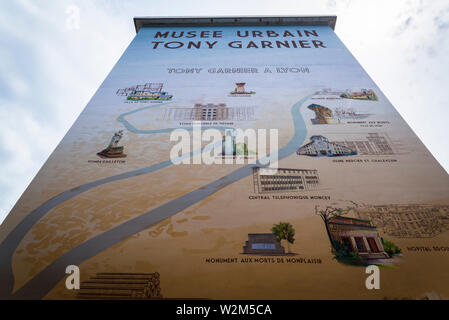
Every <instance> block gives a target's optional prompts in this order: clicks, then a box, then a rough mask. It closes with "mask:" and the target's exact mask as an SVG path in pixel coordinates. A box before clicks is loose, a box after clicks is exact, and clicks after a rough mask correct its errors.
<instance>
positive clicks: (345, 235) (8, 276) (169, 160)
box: [0, 16, 449, 317]
mask: <svg viewBox="0 0 449 320" xmlns="http://www.w3.org/2000/svg"><path fill="white" fill-rule="evenodd" d="M129 22H130V23H131V21H129ZM134 23H135V28H136V36H135V38H134V40H133V41H132V42H131V43H130V45H129V48H128V49H127V50H126V51H125V52H124V54H123V55H122V56H121V58H120V60H118V62H117V64H115V66H114V67H113V69H112V71H111V72H110V73H109V74H108V76H107V78H106V79H105V81H104V82H102V84H101V86H100V87H99V88H98V90H97V91H95V92H96V93H95V95H94V96H93V98H92V99H91V100H90V102H89V103H88V104H87V106H86V107H85V109H84V110H83V111H82V113H81V114H80V116H79V117H78V119H77V120H76V121H75V122H74V124H73V126H72V127H71V129H70V130H69V131H68V133H67V134H66V135H65V136H64V138H63V139H62V141H61V142H60V144H59V145H58V147H57V148H55V149H54V151H53V153H52V154H51V155H50V157H49V158H48V160H47V161H46V163H45V164H44V166H43V169H42V170H40V171H39V172H38V173H37V175H36V176H35V178H34V179H33V181H32V182H31V183H30V185H29V186H28V187H27V189H26V190H25V191H24V193H23V195H22V196H21V197H20V199H19V200H18V201H17V203H16V205H15V206H14V207H13V208H12V209H11V212H10V213H9V215H8V216H7V217H6V219H5V220H4V222H3V223H2V224H1V225H0V299H8V300H9V299H36V300H38V299H48V300H59V299H81V298H83V299H84V298H90V299H147V298H155V299H158V298H160V297H161V295H163V298H164V299H176V298H179V297H180V296H181V297H183V298H186V299H198V298H201V299H223V298H224V297H225V298H229V299H247V300H250V299H260V300H264V299H268V300H270V299H292V300H305V299H311V298H312V299H313V298H316V299H339V298H342V297H347V298H348V299H360V298H366V299H382V297H384V296H392V297H398V296H399V297H400V296H405V295H406V296H411V297H416V296H419V295H422V293H423V292H427V290H429V291H431V290H438V291H439V292H438V293H439V294H441V296H445V297H449V283H446V282H444V281H441V275H446V274H447V270H449V254H448V253H447V250H446V251H443V250H441V252H436V251H435V252H432V254H428V253H426V252H411V251H410V250H409V247H410V246H417V247H419V246H428V247H431V248H432V250H433V247H447V244H448V243H449V175H448V174H447V173H446V172H445V170H444V168H442V167H441V166H440V165H439V164H438V162H437V161H436V160H435V159H434V158H433V157H432V155H431V154H430V153H429V151H428V150H427V149H426V148H425V145H424V144H423V143H422V142H421V141H420V140H419V138H418V137H417V136H416V135H415V134H414V133H413V131H412V130H411V129H410V127H409V126H407V124H406V122H405V121H404V119H403V118H402V117H401V116H400V115H399V113H398V112H396V110H395V108H394V107H393V106H392V105H391V103H390V102H389V101H388V100H387V99H380V97H383V94H381V91H380V89H379V88H378V87H377V86H376V84H375V83H374V82H373V81H372V79H371V78H370V77H368V75H367V74H366V73H365V72H364V71H363V68H362V67H361V66H360V64H358V62H357V61H356V60H355V59H354V57H353V56H352V55H351V54H350V53H349V50H346V48H345V46H344V44H343V43H342V42H341V41H340V40H339V39H338V37H337V36H336V34H335V33H334V31H333V28H334V26H335V23H336V17H335V16H320V17H309V16H298V17H291V16H289V17H232V18H229V17H225V18H223V17H196V18H183V17H175V18H169V17H159V18H144V17H143V18H135V20H134ZM253 31H254V32H255V36H253ZM214 32H218V33H219V34H220V35H221V36H220V37H216V38H214V37H213V35H214ZM237 32H240V34H241V35H244V34H245V32H247V35H248V36H239V35H238V34H237ZM181 33H183V34H184V36H180V35H181ZM156 34H158V35H161V36H157V37H156ZM173 34H175V37H173ZM201 34H203V35H204V34H208V35H209V37H207V38H206V37H202V36H201ZM187 35H188V36H189V37H187ZM190 36H192V38H190ZM206 42H209V43H210V44H211V43H215V42H216V43H215V44H214V45H213V46H211V45H207V43H206ZM238 44H241V46H240V47H239V45H238ZM256 44H257V45H256ZM263 44H264V45H265V46H266V47H265V48H262V45H263ZM269 44H271V46H272V47H271V48H270V47H269V46H268V45H269ZM376 45H377V44H376ZM378 45H382V44H378ZM105 50H107V48H105ZM106 53H107V52H106ZM69 60H70V59H69ZM268 67H269V69H271V71H272V73H269V72H267V73H266V72H264V70H265V68H268ZM284 67H285V68H284ZM192 68H193V69H194V70H193V71H192ZM196 68H197V69H198V70H199V69H201V70H202V71H201V72H196V71H195V69H196ZM171 69H173V72H171V73H170V72H169V71H168V70H171ZM214 70H215V71H214ZM218 70H220V72H218ZM255 71H258V72H255ZM312 71H313V72H312ZM142 79H143V80H142ZM145 79H150V80H151V79H153V80H152V81H149V80H148V81H147V80H145ZM236 82H237V83H238V84H237V85H235V87H236V89H235V92H236V93H235V95H232V94H231V93H230V91H232V90H234V84H235V83H236ZM245 82H246V83H245ZM358 83H360V86H363V87H365V88H367V89H366V90H361V89H360V88H353V89H351V90H346V91H345V90H340V89H341V88H343V89H345V88H351V87H352V86H354V85H356V84H358ZM133 84H139V85H135V86H133V87H131V85H133ZM336 85H338V86H340V89H339V90H334V89H332V90H329V91H327V93H332V94H334V93H336V92H338V94H337V95H332V96H320V95H315V94H314V91H315V92H316V91H317V90H319V89H320V88H323V87H324V88H325V87H332V86H336ZM125 86H129V87H128V88H124V87H125ZM117 88H122V89H120V90H118V91H117ZM257 88H260V89H257ZM314 88H316V89H314ZM253 89H254V90H255V91H257V94H256V95H251V98H246V97H242V98H239V95H243V96H244V95H245V94H247V93H248V92H249V93H251V90H253ZM67 90H70V88H69V87H68V89H67ZM370 90H371V91H370ZM358 92H359V93H360V94H357V93H358ZM116 93H117V95H116ZM341 93H346V94H347V97H340V94H341ZM407 94H413V92H410V93H407ZM415 94H417V93H415ZM172 95H173V97H172ZM374 95H378V96H379V100H374ZM128 98H129V99H130V100H126V99H128ZM175 98H176V102H175V101H172V100H175ZM152 99H153V100H152ZM164 99H165V100H164ZM357 99H358V100H357ZM161 101H163V102H167V103H158V102H161ZM249 101H251V103H253V105H250V104H249ZM374 101H376V102H374ZM312 104H315V107H316V108H315V110H317V111H318V115H317V114H316V113H315V115H314V112H313V111H311V110H310V109H307V107H308V106H310V105H312ZM337 106H339V107H346V106H353V107H354V110H355V111H354V113H355V114H351V111H349V110H346V111H341V112H340V111H339V112H337V110H336V109H335V108H336V107H337ZM319 107H323V108H319ZM60 108H64V105H61V106H60ZM325 108H327V109H329V110H330V111H331V112H329V110H327V109H325ZM370 108H371V109H370ZM361 110H367V112H370V110H373V113H375V112H376V121H377V120H378V121H379V122H382V127H377V126H376V128H378V129H370V127H364V126H363V127H362V126H361V125H359V124H354V125H346V124H345V125H343V124H342V125H335V126H330V125H327V126H326V124H317V125H311V124H310V118H313V117H315V118H316V119H318V120H317V121H321V120H320V117H321V116H323V118H324V122H327V121H328V120H327V119H326V117H327V118H338V117H340V116H339V114H340V115H341V117H340V118H343V117H351V116H355V117H357V111H359V112H360V113H362V111H361ZM374 110H378V111H379V112H377V111H374ZM363 113H365V111H364V112H363ZM162 117H164V118H165V119H167V120H180V121H179V122H178V123H170V122H168V121H162ZM254 118H255V120H254V121H251V122H249V121H248V123H245V122H244V121H247V120H250V119H254ZM184 120H187V121H185V123H181V122H184ZM193 120H197V121H201V122H202V130H201V138H203V139H201V143H200V144H197V143H192V142H193V141H195V140H194V139H195V137H194V135H195V134H196V133H198V132H195V131H194V130H193V126H191V122H192V121H193ZM234 120H235V121H241V122H240V123H233V121H234ZM206 122H208V123H207V124H206ZM366 122H368V121H366ZM25 125H26V122H25ZM206 128H207V129H209V128H210V129H215V130H217V131H218V133H217V131H215V134H216V136H217V137H218V138H219V139H218V140H219V141H218V142H217V143H215V142H214V147H217V145H218V149H220V150H219V151H222V152H223V154H222V155H216V154H215V155H216V159H218V160H230V159H232V160H233V159H238V160H245V161H242V162H245V163H243V164H242V163H237V162H238V161H221V164H220V163H213V164H206V162H205V161H204V157H202V155H204V153H202V151H203V150H204V149H205V148H206V147H207V146H208V145H210V143H211V142H210V141H206V140H207V139H205V138H206V137H205V136H206V135H205V134H204V132H205V130H206ZM19 129H20V128H19ZM177 129H181V130H177ZM237 129H242V130H246V129H254V130H256V132H257V133H259V132H263V131H258V130H265V131H264V132H266V133H267V132H270V131H271V129H274V130H277V131H278V132H277V135H276V136H277V138H278V141H277V142H278V143H277V144H276V143H272V140H271V138H272V137H274V135H273V136H272V135H271V133H270V135H269V136H268V134H267V137H266V138H267V139H266V140H265V142H266V145H267V146H268V145H269V146H270V154H274V150H271V147H272V146H273V145H275V144H276V145H277V151H278V157H277V161H276V164H278V167H279V169H274V168H269V167H268V165H267V164H266V163H264V161H260V160H261V159H263V157H262V156H263V155H262V152H261V151H260V152H259V153H257V151H258V148H257V147H252V146H251V143H250V141H251V142H252V141H253V140H254V139H251V140H250V139H246V140H245V142H246V143H247V145H246V144H245V143H242V144H240V142H239V143H237V142H236V141H235V139H233V138H232V137H231V139H224V141H222V137H223V135H225V136H226V135H227V134H228V133H229V132H231V133H232V132H233V131H234V132H237ZM351 130H353V131H351ZM198 131H199V130H198ZM274 132H276V131H274ZM174 133H175V134H176V133H182V135H183V136H185V137H186V139H185V140H184V139H178V141H174V139H173V137H175V134H174ZM226 138H228V137H227V136H226ZM309 139H310V140H309ZM261 140H262V141H261ZM261 140H259V135H258V136H257V144H258V145H259V142H260V141H261V142H264V141H263V139H261ZM184 142H186V143H184ZM274 142H276V141H275V140H274ZM183 145H189V148H188V149H187V147H186V148H185V149H184V148H181V147H183ZM402 146H404V148H405V149H407V151H408V152H407V153H405V152H404V153H401V152H399V151H396V152H395V150H401V147H402ZM128 148H129V149H128ZM176 149H178V151H179V152H178V153H176ZM130 150H132V157H131V151H130ZM209 150H210V149H208V150H206V151H209ZM214 151H215V150H214ZM272 151H273V152H272ZM392 151H393V152H395V153H394V155H392ZM97 152H98V156H97V155H96V154H97ZM126 154H128V157H127V161H124V160H123V159H114V158H120V157H125V156H126ZM173 154H176V156H179V157H177V158H182V160H187V161H185V162H182V163H175V161H173V159H174V157H173ZM190 155H192V156H190ZM197 155H199V157H195V156H197ZM237 155H241V156H242V157H237ZM351 155H360V156H357V157H350V156H351ZM363 155H371V156H369V157H364V156H363ZM188 156H190V157H188ZM259 156H260V159H259ZM98 157H102V158H101V159H100V158H98ZM234 157H235V158H234ZM318 157H321V158H318ZM325 157H326V158H325ZM327 157H330V158H327ZM335 157H340V158H335ZM341 157H343V158H341ZM345 157H346V158H345ZM19 158H20V157H19ZM92 158H94V159H92ZM103 158H105V159H103ZM111 159H112V160H111ZM253 159H255V161H251V160H253ZM195 160H200V161H198V163H194V161H195ZM247 160H248V161H247ZM341 160H343V161H341ZM346 160H348V161H346ZM353 160H354V161H353ZM365 160H366V162H367V163H366V164H365ZM378 160H379V161H378ZM383 160H387V161H383ZM388 160H397V161H395V163H392V162H390V161H388ZM358 161H360V162H362V163H356V162H358ZM226 162H228V163H226ZM230 162H232V164H231V163H230ZM340 162H344V164H343V165H341V163H340ZM368 162H369V163H368ZM271 164H274V163H270V165H271ZM264 166H267V167H264ZM8 174H9V173H8V172H5V173H4V176H5V179H13V178H14V177H12V176H9V175H8ZM349 200H351V201H353V202H355V203H357V204H360V205H358V207H357V208H356V209H354V211H348V214H347V216H349V215H350V216H352V217H354V218H347V217H346V216H345V217H341V216H342V215H343V214H342V212H341V210H342V209H344V208H345V205H344V204H345V202H349ZM362 203H363V204H364V203H367V204H379V205H380V206H372V207H369V206H366V208H365V207H363V206H364V205H362ZM391 203H400V205H398V207H395V206H393V205H388V204H391ZM416 203H418V205H416ZM346 204H348V203H346ZM421 204H428V206H421ZM318 206H319V209H320V210H321V211H324V212H326V208H329V207H331V208H334V211H332V215H331V214H327V215H325V214H324V213H323V216H322V218H320V217H319V216H318V215H316V214H315V215H314V211H313V208H316V207H318ZM349 206H351V205H349ZM354 206H355V205H354ZM334 213H335V215H337V214H339V215H340V216H339V217H337V216H334V215H333V214H334ZM345 214H346V213H345ZM321 219H322V220H323V221H326V222H328V223H329V224H327V223H326V224H324V223H323V221H320V220H321ZM326 219H327V220H326ZM323 224H324V225H323ZM293 226H295V228H293ZM327 226H329V227H330V230H331V231H329V232H327V231H328V229H327ZM274 229H276V230H277V231H276V230H274ZM270 230H271V231H270ZM273 230H274V231H273ZM258 232H261V233H258ZM331 236H332V237H333V238H331ZM384 236H385V238H384ZM295 237H296V239H295ZM423 238H425V239H423ZM332 239H335V241H341V243H340V242H338V244H337V245H336V246H333V241H332ZM245 241H246V243H245ZM296 241H297V242H296ZM387 241H390V242H391V243H393V244H394V245H396V246H397V248H399V249H401V248H403V250H404V252H403V257H404V259H401V258H399V257H393V255H394V254H395V253H394V252H398V250H396V248H395V247H394V246H392V245H391V244H388V242H387ZM342 243H344V244H345V246H344V248H343V245H341V244H342ZM340 245H341V246H340ZM339 246H340V247H339ZM242 247H244V248H242ZM290 247H291V248H290ZM346 247H348V248H349V249H351V250H352V251H348V250H346ZM284 248H285V249H284ZM339 248H340V249H341V248H343V250H340V252H339V251H338V249H339ZM290 249H293V250H294V251H296V253H295V252H289V251H290ZM333 249H334V251H332V250H333ZM354 252H355V253H356V254H355V255H356V256H357V257H361V258H363V259H364V260H368V261H369V262H373V263H374V264H375V263H377V262H376V261H373V259H374V260H376V259H379V260H383V259H384V258H387V256H386V254H388V255H390V256H391V259H388V261H387V262H386V263H390V262H391V263H393V262H394V263H396V262H400V268H397V269H396V270H393V268H384V269H382V271H381V274H382V276H381V278H382V277H384V278H382V279H388V281H389V285H388V286H383V285H382V290H372V291H371V292H369V293H367V290H366V288H365V286H364V280H365V279H366V277H367V276H368V275H366V276H365V273H364V270H362V268H359V269H358V270H355V271H354V270H353V269H351V268H352V266H350V265H348V264H345V263H344V262H342V261H343V260H344V259H342V260H341V261H335V260H334V258H336V257H337V254H340V253H341V257H343V258H348V257H349V256H354ZM243 253H245V254H246V255H244V254H243ZM390 253H391V254H390ZM251 254H254V255H259V256H257V257H256V256H254V257H251V256H249V255H251ZM270 254H271V255H285V257H283V258H280V259H279V260H285V263H284V264H281V263H277V262H276V263H271V262H269V263H265V262H264V263H260V262H255V260H256V258H257V259H258V260H266V261H268V260H276V261H277V260H278V259H277V258H273V257H263V256H262V255H270ZM289 254H290V255H291V256H293V255H298V257H297V258H298V259H296V258H294V259H293V258H292V257H287V256H288V255H289ZM345 254H346V256H345ZM400 254H402V253H400ZM412 255H413V256H412ZM284 258H285V259H284ZM314 258H316V259H319V260H321V261H323V263H319V264H314V265H312V264H309V265H308V266H307V265H306V263H308V262H307V261H308V260H311V259H314ZM211 259H214V260H215V262H208V260H209V261H211ZM241 259H246V260H247V261H245V262H244V263H242V262H241V261H240V260H241ZM288 259H289V260H296V262H294V261H292V262H287V260H288ZM231 260H232V261H234V260H236V261H237V262H236V264H233V263H234V262H232V261H231ZM249 260H252V262H249ZM300 260H302V261H300ZM355 260H357V259H355ZM356 262H357V261H356ZM231 263H232V264H231ZM380 263H382V261H381V262H380ZM67 265H75V266H79V267H80V270H81V282H82V285H81V289H80V290H68V289H67V287H66V281H65V280H66V279H68V276H69V275H68V274H67V273H66V268H67ZM416 270H419V271H420V272H419V274H417V273H416ZM107 272H109V273H107ZM157 273H158V275H159V274H160V276H159V277H158V276H157V275H156V274H157ZM357 274H358V275H357ZM357 277H358V279H360V283H358V284H354V279H356V278H357ZM404 279H406V280H407V281H408V280H410V282H409V284H408V285H407V286H406V287H404V286H402V285H403V284H404ZM423 279H425V281H423ZM345 283H346V284H347V283H351V285H347V286H345V285H342V284H345ZM352 284H354V285H352ZM161 288H162V291H161V290H160V289H161ZM272 288H280V289H279V290H271V289H272ZM304 288H313V290H304ZM150 309H151V306H150V308H149V313H148V314H149V315H150V317H152V316H153V314H152V313H151V310H150ZM130 310H131V309H130Z"/></svg>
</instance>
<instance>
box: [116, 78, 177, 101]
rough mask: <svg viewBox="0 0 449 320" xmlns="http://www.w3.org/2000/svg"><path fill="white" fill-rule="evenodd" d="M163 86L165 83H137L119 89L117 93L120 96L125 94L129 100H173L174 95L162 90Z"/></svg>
mask: <svg viewBox="0 0 449 320" xmlns="http://www.w3.org/2000/svg"><path fill="white" fill-rule="evenodd" d="M163 87H164V84H163V83H152V82H148V83H145V84H144V85H136V86H134V87H129V88H124V89H118V90H117V92H116V94H117V95H118V96H125V97H126V99H127V100H131V101H145V100H160V101H168V100H171V99H172V98H173V96H172V95H170V94H168V92H165V91H162V88H163Z"/></svg>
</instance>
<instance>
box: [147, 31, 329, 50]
mask: <svg viewBox="0 0 449 320" xmlns="http://www.w3.org/2000/svg"><path fill="white" fill-rule="evenodd" d="M234 36H235V39H233V40H232V41H229V42H226V46H227V47H229V48H233V49H251V48H253V49H258V48H261V49H275V48H279V49H280V48H289V49H290V48H293V49H320V48H326V45H325V43H324V42H323V41H321V40H318V39H319V37H320V36H319V33H318V32H317V31H316V30H315V29H311V30H305V29H304V30H299V29H296V30H282V31H274V30H264V31H259V30H237V31H236V32H235V34H234ZM153 38H154V41H152V49H179V48H184V49H213V48H216V47H219V43H220V42H221V40H222V39H220V38H223V31H221V30H214V31H208V30H201V31H156V32H155V33H154V36H153ZM267 39H270V40H267Z"/></svg>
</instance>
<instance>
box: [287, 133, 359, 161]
mask: <svg viewBox="0 0 449 320" xmlns="http://www.w3.org/2000/svg"><path fill="white" fill-rule="evenodd" d="M296 154H297V155H300V156H301V155H305V156H311V157H340V156H352V155H356V154H357V151H356V150H355V149H351V148H349V147H347V146H344V145H342V144H338V143H335V142H330V141H329V139H327V138H326V137H324V136H320V135H317V136H311V137H310V142H309V143H307V144H305V145H303V146H302V147H300V148H299V149H298V150H296Z"/></svg>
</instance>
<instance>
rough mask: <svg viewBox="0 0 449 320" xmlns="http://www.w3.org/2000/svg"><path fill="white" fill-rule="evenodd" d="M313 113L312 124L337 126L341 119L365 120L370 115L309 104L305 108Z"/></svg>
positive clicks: (346, 109)
mask: <svg viewBox="0 0 449 320" xmlns="http://www.w3.org/2000/svg"><path fill="white" fill-rule="evenodd" d="M307 108H308V109H310V110H312V111H313V112H315V118H312V119H310V121H311V122H312V124H338V123H341V120H343V119H357V120H359V119H365V118H367V117H368V116H370V115H371V114H369V113H358V112H356V111H355V110H354V109H353V108H335V110H334V111H332V109H330V108H327V107H324V106H321V105H318V104H315V103H314V104H311V105H309V106H308V107H307Z"/></svg>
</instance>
